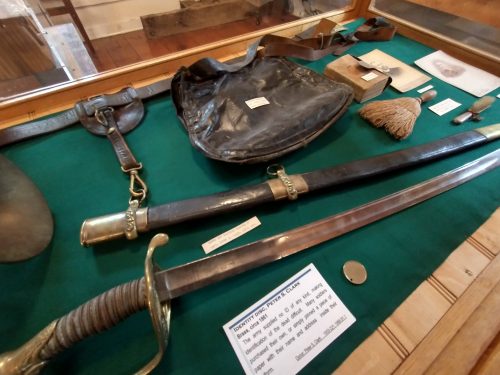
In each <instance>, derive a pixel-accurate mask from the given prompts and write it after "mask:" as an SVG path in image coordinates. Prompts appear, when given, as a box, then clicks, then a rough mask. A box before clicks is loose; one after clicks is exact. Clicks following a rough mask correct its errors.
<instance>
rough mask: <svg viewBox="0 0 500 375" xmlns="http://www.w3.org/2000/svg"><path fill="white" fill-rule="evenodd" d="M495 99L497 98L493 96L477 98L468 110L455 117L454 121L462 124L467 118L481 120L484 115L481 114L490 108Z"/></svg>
mask: <svg viewBox="0 0 500 375" xmlns="http://www.w3.org/2000/svg"><path fill="white" fill-rule="evenodd" d="M494 101H495V98H494V97H492V96H485V97H483V98H481V99H479V100H476V101H475V102H474V104H472V106H471V107H470V108H469V109H468V110H467V111H466V112H464V113H462V114H461V115H458V116H457V117H455V118H454V119H453V122H454V123H455V124H457V125H460V124H463V123H464V122H465V121H467V120H472V121H481V120H482V117H481V116H479V114H480V113H481V112H483V111H484V110H485V109H488V108H490V107H491V105H492V104H493V102H494Z"/></svg>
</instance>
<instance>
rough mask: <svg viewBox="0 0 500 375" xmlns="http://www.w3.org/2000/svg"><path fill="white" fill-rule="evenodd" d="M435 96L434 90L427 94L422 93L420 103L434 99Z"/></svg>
mask: <svg viewBox="0 0 500 375" xmlns="http://www.w3.org/2000/svg"><path fill="white" fill-rule="evenodd" d="M436 96H437V91H436V90H430V91H427V92H424V93H423V94H422V95H420V98H419V99H420V103H425V102H428V101H429V100H432V99H434V98H435V97H436Z"/></svg>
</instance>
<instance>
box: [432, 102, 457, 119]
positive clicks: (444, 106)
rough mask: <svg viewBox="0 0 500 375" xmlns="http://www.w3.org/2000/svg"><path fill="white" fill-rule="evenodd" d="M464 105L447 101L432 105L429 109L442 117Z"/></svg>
mask: <svg viewBox="0 0 500 375" xmlns="http://www.w3.org/2000/svg"><path fill="white" fill-rule="evenodd" d="M461 105H462V104H460V103H458V102H456V101H454V100H453V99H450V98H448V99H445V100H443V101H441V102H439V103H437V104H434V105H431V106H430V107H429V109H430V110H431V111H432V112H434V113H435V114H437V115H438V116H442V115H444V114H446V113H448V112H450V111H453V110H454V109H455V108H457V107H460V106H461Z"/></svg>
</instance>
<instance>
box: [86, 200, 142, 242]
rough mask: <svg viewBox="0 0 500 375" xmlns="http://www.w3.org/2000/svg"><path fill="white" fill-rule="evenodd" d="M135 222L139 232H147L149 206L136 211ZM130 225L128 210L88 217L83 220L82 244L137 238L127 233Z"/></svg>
mask: <svg viewBox="0 0 500 375" xmlns="http://www.w3.org/2000/svg"><path fill="white" fill-rule="evenodd" d="M134 224H135V226H134V228H135V229H136V231H137V232H146V231H147V230H148V227H147V224H148V223H147V208H140V209H138V210H137V211H135V215H134ZM129 227H130V215H127V212H119V213H117V214H111V215H106V216H100V217H95V218H92V219H87V220H85V221H84V222H83V224H82V228H81V230H80V244H81V245H82V246H85V247H89V246H93V245H96V244H98V243H101V242H105V241H110V240H114V239H118V238H124V237H126V238H128V239H134V238H136V237H137V236H130V235H127V234H128V233H129V229H128V228H129Z"/></svg>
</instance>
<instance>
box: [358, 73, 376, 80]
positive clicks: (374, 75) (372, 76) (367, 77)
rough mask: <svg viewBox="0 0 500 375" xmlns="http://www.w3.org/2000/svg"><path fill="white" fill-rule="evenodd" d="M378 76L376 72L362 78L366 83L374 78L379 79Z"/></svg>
mask: <svg viewBox="0 0 500 375" xmlns="http://www.w3.org/2000/svg"><path fill="white" fill-rule="evenodd" d="M377 77H378V74H377V73H375V72H370V73H368V74H365V75H364V76H361V78H363V79H364V80H365V81H371V80H372V79H374V78H377Z"/></svg>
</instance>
